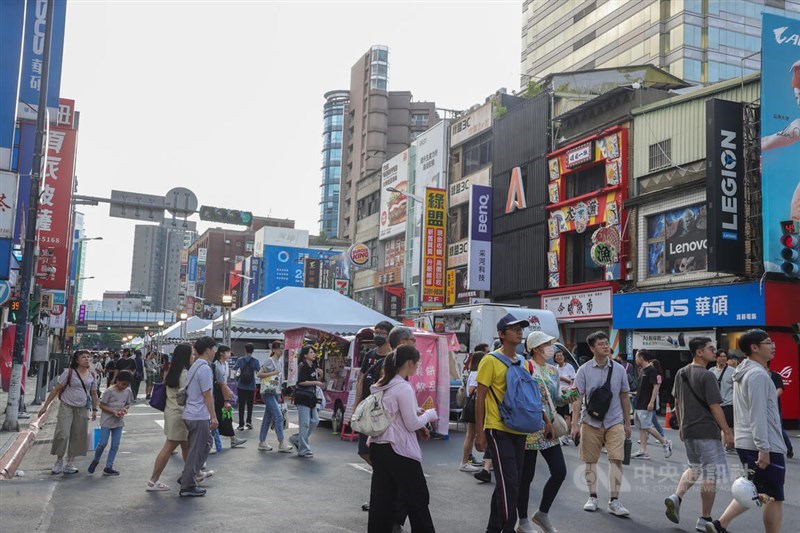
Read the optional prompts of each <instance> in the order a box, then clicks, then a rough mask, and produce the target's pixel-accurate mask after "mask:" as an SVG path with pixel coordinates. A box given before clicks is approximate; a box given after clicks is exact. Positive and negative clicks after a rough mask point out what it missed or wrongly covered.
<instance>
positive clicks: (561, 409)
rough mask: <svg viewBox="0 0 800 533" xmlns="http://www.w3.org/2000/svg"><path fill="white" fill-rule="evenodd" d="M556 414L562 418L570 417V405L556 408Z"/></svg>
mask: <svg viewBox="0 0 800 533" xmlns="http://www.w3.org/2000/svg"><path fill="white" fill-rule="evenodd" d="M556 413H558V414H560V415H561V416H569V404H567V405H561V406H557V407H556Z"/></svg>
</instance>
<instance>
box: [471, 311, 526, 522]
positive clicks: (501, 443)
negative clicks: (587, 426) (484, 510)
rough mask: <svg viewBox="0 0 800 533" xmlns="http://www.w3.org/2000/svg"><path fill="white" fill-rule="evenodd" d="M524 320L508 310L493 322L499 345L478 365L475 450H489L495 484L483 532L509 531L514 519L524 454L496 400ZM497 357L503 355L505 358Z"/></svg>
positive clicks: (522, 438) (503, 386)
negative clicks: (495, 325) (487, 520)
mask: <svg viewBox="0 0 800 533" xmlns="http://www.w3.org/2000/svg"><path fill="white" fill-rule="evenodd" d="M528 325H529V323H528V321H527V320H518V319H517V318H516V317H515V316H514V315H512V314H511V313H508V314H507V315H505V316H504V317H503V318H501V319H500V321H499V322H498V323H497V335H498V336H499V337H500V341H501V342H502V346H501V347H500V349H498V350H496V351H494V352H492V353H491V354H487V355H486V356H485V357H484V358H483V359H481V362H480V364H479V366H478V389H477V394H476V399H475V447H476V448H477V449H478V451H479V452H482V451H485V450H486V448H487V446H488V447H489V448H490V449H491V450H492V460H493V461H494V463H493V464H494V476H495V487H494V492H493V493H492V504H491V505H492V506H491V510H490V511H489V523H488V525H487V526H486V533H500V532H503V533H506V532H513V531H514V527H515V526H516V523H517V500H518V497H517V496H518V494H519V487H520V482H521V478H522V462H523V458H524V454H525V438H526V435H525V434H524V433H518V432H516V431H513V430H511V429H509V428H508V427H506V425H505V424H504V423H503V420H502V419H501V418H500V409H499V404H500V403H502V402H503V399H504V398H505V395H506V372H507V371H508V366H507V364H508V365H518V364H521V363H520V358H519V357H518V356H517V353H516V348H517V345H518V344H519V343H521V342H522V330H523V329H525V328H527V327H528ZM500 358H503V359H505V362H503V360H501V359H500Z"/></svg>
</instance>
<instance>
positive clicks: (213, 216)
mask: <svg viewBox="0 0 800 533" xmlns="http://www.w3.org/2000/svg"><path fill="white" fill-rule="evenodd" d="M200 220H207V221H209V222H222V223H224V224H237V225H240V226H249V225H250V223H251V222H252V221H253V213H252V212H250V211H240V210H238V209H225V208H224V207H211V206H209V205H204V206H201V207H200Z"/></svg>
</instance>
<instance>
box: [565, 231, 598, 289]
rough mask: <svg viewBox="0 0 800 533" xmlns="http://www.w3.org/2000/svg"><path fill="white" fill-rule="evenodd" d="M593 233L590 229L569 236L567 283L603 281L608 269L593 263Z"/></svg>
mask: <svg viewBox="0 0 800 533" xmlns="http://www.w3.org/2000/svg"><path fill="white" fill-rule="evenodd" d="M592 233H594V230H593V229H591V228H588V229H587V230H586V231H584V232H583V233H577V232H572V233H570V234H569V235H568V236H567V239H566V241H567V280H568V281H567V283H568V284H570V285H574V284H577V283H590V282H592V281H602V280H603V279H604V278H605V272H606V269H605V267H603V266H599V265H597V264H595V262H594V261H592V254H591V249H592Z"/></svg>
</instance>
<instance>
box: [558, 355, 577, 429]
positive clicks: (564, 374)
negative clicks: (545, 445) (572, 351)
mask: <svg viewBox="0 0 800 533" xmlns="http://www.w3.org/2000/svg"><path fill="white" fill-rule="evenodd" d="M553 360H554V361H555V362H556V368H557V369H558V392H559V394H564V393H565V392H566V391H567V390H568V389H570V388H572V386H573V384H574V383H575V368H574V367H573V366H572V365H570V364H567V360H566V358H565V356H564V352H562V351H561V350H559V351H557V352H556V353H555V355H554V356H553ZM569 410H570V405H569V403H565V404H564V405H558V406H556V412H557V413H558V414H560V415H561V416H563V417H564V421H566V423H567V427H572V426H571V425H570V421H571V420H572V416H571V415H570V411H569ZM570 443H571V439H570V437H569V435H564V436H563V437H561V444H570Z"/></svg>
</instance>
